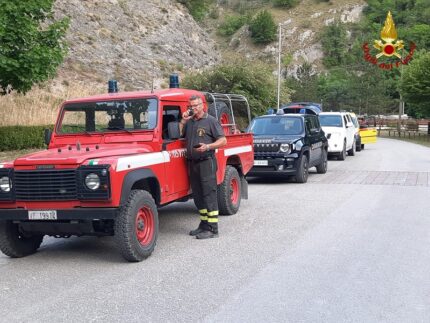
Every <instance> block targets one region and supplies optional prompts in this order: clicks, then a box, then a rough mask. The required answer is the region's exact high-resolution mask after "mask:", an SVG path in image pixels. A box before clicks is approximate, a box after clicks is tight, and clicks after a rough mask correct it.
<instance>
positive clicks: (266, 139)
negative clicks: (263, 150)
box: [254, 135, 302, 144]
mask: <svg viewBox="0 0 430 323" xmlns="http://www.w3.org/2000/svg"><path fill="white" fill-rule="evenodd" d="M301 138H302V136H301V135H294V136H279V135H278V136H264V135H263V136H256V135H254V144H258V143H265V144H266V143H268V144H271V143H288V144H290V143H294V142H296V141H297V140H299V139H301Z"/></svg>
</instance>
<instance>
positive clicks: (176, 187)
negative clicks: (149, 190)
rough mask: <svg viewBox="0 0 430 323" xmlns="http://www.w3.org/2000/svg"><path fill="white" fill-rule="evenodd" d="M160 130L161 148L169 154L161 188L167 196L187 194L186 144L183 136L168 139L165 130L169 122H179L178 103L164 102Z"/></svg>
mask: <svg viewBox="0 0 430 323" xmlns="http://www.w3.org/2000/svg"><path fill="white" fill-rule="evenodd" d="M162 112H163V113H162V116H161V117H162V119H161V132H162V140H163V142H162V150H163V151H166V152H167V153H168V154H169V159H170V161H169V163H167V164H166V165H167V167H166V184H165V185H164V186H163V189H164V190H166V193H167V195H168V196H172V195H175V197H174V198H178V197H181V196H185V195H187V192H188V190H189V188H190V183H189V179H188V168H187V160H186V146H185V140H184V138H180V139H170V138H169V135H168V131H167V127H168V124H169V123H170V122H179V119H180V113H181V109H180V106H179V105H173V104H171V103H164V104H163V106H162Z"/></svg>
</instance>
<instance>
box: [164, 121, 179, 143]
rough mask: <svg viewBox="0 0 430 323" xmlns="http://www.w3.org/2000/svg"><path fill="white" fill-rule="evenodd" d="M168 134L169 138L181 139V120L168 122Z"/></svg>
mask: <svg viewBox="0 0 430 323" xmlns="http://www.w3.org/2000/svg"><path fill="white" fill-rule="evenodd" d="M167 134H168V136H169V139H179V138H181V133H180V131H179V122H177V121H171V122H169V123H168V124H167Z"/></svg>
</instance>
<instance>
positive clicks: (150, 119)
mask: <svg viewBox="0 0 430 323" xmlns="http://www.w3.org/2000/svg"><path fill="white" fill-rule="evenodd" d="M156 125H157V100H156V99H133V100H132V99H130V100H116V101H99V102H83V103H73V104H68V105H66V106H65V107H64V113H63V118H62V120H61V123H60V125H59V127H58V132H59V133H61V134H71V133H80V132H109V131H118V130H125V131H129V130H150V129H154V128H155V126H156Z"/></svg>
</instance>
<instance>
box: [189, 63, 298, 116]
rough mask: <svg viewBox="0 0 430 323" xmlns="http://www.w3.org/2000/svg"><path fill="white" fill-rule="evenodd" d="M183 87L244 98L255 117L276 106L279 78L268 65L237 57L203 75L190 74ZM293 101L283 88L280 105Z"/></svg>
mask: <svg viewBox="0 0 430 323" xmlns="http://www.w3.org/2000/svg"><path fill="white" fill-rule="evenodd" d="M182 85H183V87H184V88H189V89H195V90H200V91H207V92H216V93H235V94H242V95H244V96H245V97H246V98H247V99H248V102H249V105H250V107H251V113H252V115H260V114H264V113H265V112H266V111H267V109H268V108H269V107H274V106H276V103H277V83H276V77H275V76H274V75H273V73H272V69H271V67H270V66H269V65H267V64H265V63H261V62H256V61H247V60H244V59H243V58H237V59H235V60H233V61H231V62H229V63H226V64H223V65H219V66H215V67H213V68H212V69H210V70H207V71H205V72H203V73H191V74H188V75H186V76H185V77H184V79H183V81H182ZM289 100H290V90H289V89H288V88H287V87H285V86H284V85H282V89H281V102H288V101H289Z"/></svg>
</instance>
